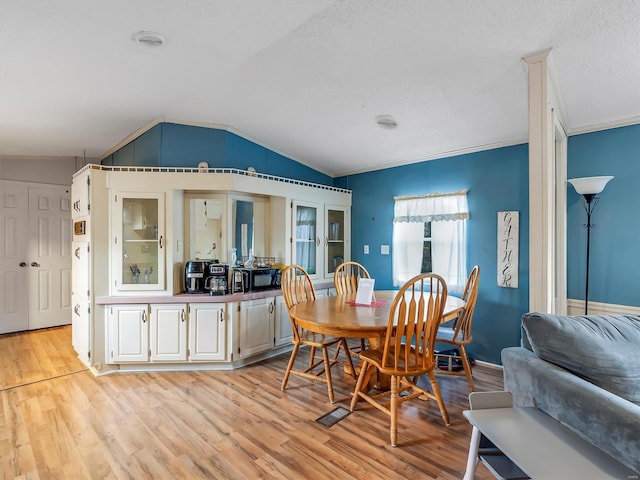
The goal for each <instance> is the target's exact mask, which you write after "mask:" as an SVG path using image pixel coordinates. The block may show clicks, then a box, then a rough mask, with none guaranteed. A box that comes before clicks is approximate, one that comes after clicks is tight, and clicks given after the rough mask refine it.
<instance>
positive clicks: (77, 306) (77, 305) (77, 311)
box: [73, 303, 80, 316]
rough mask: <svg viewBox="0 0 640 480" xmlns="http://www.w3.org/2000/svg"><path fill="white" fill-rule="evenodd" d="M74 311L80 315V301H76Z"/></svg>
mask: <svg viewBox="0 0 640 480" xmlns="http://www.w3.org/2000/svg"><path fill="white" fill-rule="evenodd" d="M73 313H75V314H76V315H77V316H80V304H79V303H76V304H75V305H74V306H73Z"/></svg>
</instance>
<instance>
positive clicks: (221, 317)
mask: <svg viewBox="0 0 640 480" xmlns="http://www.w3.org/2000/svg"><path fill="white" fill-rule="evenodd" d="M220 321H221V322H224V310H220Z"/></svg>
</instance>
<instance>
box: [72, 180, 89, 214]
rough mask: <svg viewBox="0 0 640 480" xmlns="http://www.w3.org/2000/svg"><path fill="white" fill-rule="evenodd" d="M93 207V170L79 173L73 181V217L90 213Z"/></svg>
mask: <svg viewBox="0 0 640 480" xmlns="http://www.w3.org/2000/svg"><path fill="white" fill-rule="evenodd" d="M90 209H91V170H87V171H85V172H84V173H82V174H80V175H77V176H75V177H74V178H73V181H72V182H71V216H72V218H76V217H83V216H85V215H89V213H90Z"/></svg>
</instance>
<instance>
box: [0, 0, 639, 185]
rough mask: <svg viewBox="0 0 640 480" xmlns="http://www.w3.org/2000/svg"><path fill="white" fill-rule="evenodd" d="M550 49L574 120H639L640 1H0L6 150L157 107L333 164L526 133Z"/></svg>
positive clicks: (166, 116)
mask: <svg viewBox="0 0 640 480" xmlns="http://www.w3.org/2000/svg"><path fill="white" fill-rule="evenodd" d="M139 31H154V32H158V33H160V34H161V35H162V36H163V37H164V39H165V43H164V44H163V45H162V46H156V47H150V46H148V45H145V44H141V43H137V42H136V41H134V39H133V36H134V34H135V33H136V32H139ZM547 48H552V49H553V50H552V54H551V61H552V67H553V70H552V73H553V76H554V79H555V81H556V83H557V85H556V86H557V88H558V91H559V92H560V99H559V100H560V103H561V105H562V106H563V110H564V113H565V114H566V119H567V123H568V124H567V125H566V127H567V128H568V130H569V133H571V132H580V131H587V130H589V129H594V128H595V129H597V128H602V127H606V126H611V125H617V124H626V123H637V122H640V2H639V1H637V0H535V1H532V0H484V1H475V0H348V1H347V0H174V1H171V0H109V1H103V0H57V1H52V0H49V1H44V0H33V1H24V0H0V155H1V156H2V157H5V158H6V157H15V156H24V157H33V156H63V157H65V156H66V157H69V156H70V157H73V156H78V157H83V156H86V157H100V156H101V155H103V154H104V153H105V152H106V151H108V150H109V149H111V148H113V147H114V146H115V145H117V144H119V143H120V142H121V141H122V140H123V139H125V138H126V137H127V136H129V135H130V134H131V133H132V132H134V131H136V130H138V129H140V128H143V127H144V126H145V125H148V124H149V123H151V122H153V121H157V120H159V119H162V120H166V121H174V122H178V123H188V124H197V125H210V126H214V127H215V126H217V127H223V128H228V129H230V130H231V131H233V132H235V133H238V134H240V135H242V136H244V137H245V138H248V139H250V140H253V141H255V142H256V143H259V144H261V145H263V146H265V147H268V148H271V149H273V150H275V151H278V152H279V153H282V154H284V155H286V156H289V157H291V158H294V159H296V160H298V161H300V162H302V163H304V164H307V165H309V166H311V167H313V168H316V169H318V170H320V171H322V172H325V173H327V174H329V175H332V176H336V175H342V174H346V173H353V172H359V171H366V170H370V169H376V168H382V167H385V166H390V165H397V164H400V163H407V162H414V161H420V160H426V159H430V158H437V157H442V156H448V155H452V154H455V153H463V152H466V151H473V150H477V149H483V148H489V147H491V146H500V145H507V144H513V143H521V142H525V141H527V131H528V127H527V123H528V122H527V72H526V66H525V65H524V63H523V62H522V60H521V59H522V57H523V56H525V55H528V54H531V53H534V52H537V51H540V50H543V49H547ZM380 115H391V116H392V117H393V119H394V120H395V121H396V122H397V127H396V128H394V129H383V128H381V127H380V126H379V125H378V124H377V123H376V117H378V116H380Z"/></svg>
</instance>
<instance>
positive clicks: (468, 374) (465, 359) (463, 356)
mask: <svg viewBox="0 0 640 480" xmlns="http://www.w3.org/2000/svg"><path fill="white" fill-rule="evenodd" d="M459 350H460V358H461V359H462V366H463V367H464V374H465V376H466V377H467V383H468V384H469V391H470V392H473V391H474V390H475V389H474V387H473V375H472V373H471V362H469V355H467V350H466V349H465V348H464V345H460V346H459Z"/></svg>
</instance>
